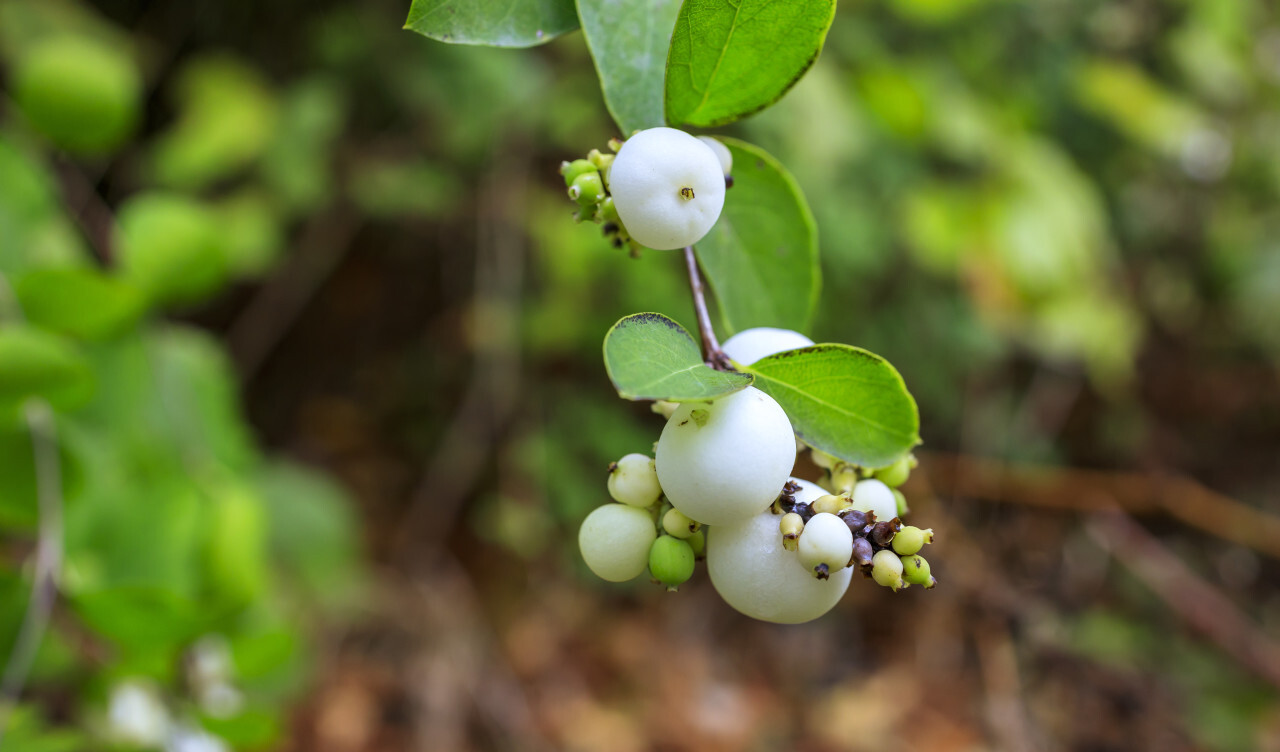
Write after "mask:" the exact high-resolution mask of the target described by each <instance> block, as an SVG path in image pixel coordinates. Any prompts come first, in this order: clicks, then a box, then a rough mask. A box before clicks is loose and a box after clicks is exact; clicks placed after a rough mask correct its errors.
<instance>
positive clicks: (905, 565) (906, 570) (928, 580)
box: [901, 554, 938, 589]
mask: <svg viewBox="0 0 1280 752" xmlns="http://www.w3.org/2000/svg"><path fill="white" fill-rule="evenodd" d="M901 561H902V576H903V579H904V580H906V581H907V582H909V583H911V584H912V585H924V586H925V589H929V588H932V587H933V586H934V585H937V584H938V581H937V580H935V579H934V578H933V575H931V574H930V573H929V560H928V559H926V558H924V557H923V556H920V555H919V554H916V555H914V556H903V557H902V559H901Z"/></svg>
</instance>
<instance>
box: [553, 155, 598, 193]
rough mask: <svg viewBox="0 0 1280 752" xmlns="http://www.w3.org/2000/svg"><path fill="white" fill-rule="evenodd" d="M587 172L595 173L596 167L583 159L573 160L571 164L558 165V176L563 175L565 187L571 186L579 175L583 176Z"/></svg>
mask: <svg viewBox="0 0 1280 752" xmlns="http://www.w3.org/2000/svg"><path fill="white" fill-rule="evenodd" d="M588 172H596V166H595V165H593V164H591V163H590V162H589V161H587V160H585V159H575V160H573V161H572V162H563V163H561V164H560V174H561V175H564V184H565V187H568V186H571V185H573V181H575V180H577V179H578V176H579V175H585V174H587V173H588Z"/></svg>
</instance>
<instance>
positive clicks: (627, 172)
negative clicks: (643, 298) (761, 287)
mask: <svg viewBox="0 0 1280 752" xmlns="http://www.w3.org/2000/svg"><path fill="white" fill-rule="evenodd" d="M609 148H610V150H611V151H613V152H616V153H615V154H605V153H603V152H601V151H600V150H598V149H592V150H591V151H590V152H589V153H588V154H587V157H586V159H575V160H574V161H572V162H565V163H563V164H562V165H561V166H560V173H561V174H562V175H563V176H564V182H565V185H566V186H567V187H568V191H569V198H571V199H573V200H574V201H576V202H578V206H579V209H578V212H577V213H576V214H575V215H574V219H575V220H576V221H578V222H582V221H586V220H591V221H593V222H598V223H600V224H601V225H603V228H604V233H605V235H606V236H607V237H610V238H612V239H613V243H614V245H615V246H617V247H619V248H621V247H623V246H629V247H630V248H631V251H632V253H633V254H634V253H636V252H638V251H639V249H640V248H641V247H647V248H653V249H654V250H659V251H669V250H673V249H676V248H683V247H685V246H688V245H693V244H694V243H696V242H698V241H699V240H701V239H702V237H703V236H704V235H706V234H707V232H708V231H710V230H711V226H712V225H714V224H715V223H716V220H717V219H719V218H720V210H721V209H722V208H724V193H725V188H726V187H727V186H728V185H729V184H730V180H729V177H728V176H729V172H730V170H731V169H732V166H733V157H732V155H731V154H730V152H729V149H728V148H726V147H725V145H724V144H722V143H720V142H719V141H717V140H715V139H713V138H711V137H709V136H699V137H694V136H691V135H689V134H688V133H685V132H684V131H680V130H676V129H675V128H650V129H648V130H644V131H637V132H636V133H634V134H632V136H631V138H629V139H627V140H626V141H625V142H620V141H618V140H617V139H612V140H610V141H609Z"/></svg>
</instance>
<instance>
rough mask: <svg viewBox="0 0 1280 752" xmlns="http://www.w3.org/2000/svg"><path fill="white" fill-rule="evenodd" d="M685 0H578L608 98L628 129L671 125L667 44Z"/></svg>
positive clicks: (621, 126) (622, 127) (623, 127)
mask: <svg viewBox="0 0 1280 752" xmlns="http://www.w3.org/2000/svg"><path fill="white" fill-rule="evenodd" d="M679 12H680V0H656V2H647V3H636V2H625V1H624V0H578V15H579V16H580V17H581V19H582V33H583V35H584V36H585V37H586V40H587V48H588V49H590V50H591V57H592V59H593V60H595V64H596V72H597V73H598V74H599V75H600V88H601V89H602V90H603V92H604V103H605V106H607V107H608V108H609V113H610V114H611V115H613V119H614V122H616V123H617V124H618V129H619V130H621V131H622V135H623V136H626V135H629V134H630V133H631V132H632V131H634V130H643V129H645V128H653V127H656V126H659V125H666V122H667V121H666V113H665V109H664V95H665V90H664V85H663V83H664V81H665V79H666V73H667V70H666V68H667V50H668V49H669V48H670V47H671V34H672V32H673V30H674V29H675V24H676V16H677V15H678V14H679Z"/></svg>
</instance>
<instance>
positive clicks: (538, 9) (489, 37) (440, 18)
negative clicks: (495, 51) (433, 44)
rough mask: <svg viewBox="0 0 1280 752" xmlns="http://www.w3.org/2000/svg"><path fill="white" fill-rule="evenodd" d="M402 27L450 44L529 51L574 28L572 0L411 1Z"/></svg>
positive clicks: (575, 24) (576, 16)
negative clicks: (407, 17) (529, 48)
mask: <svg viewBox="0 0 1280 752" xmlns="http://www.w3.org/2000/svg"><path fill="white" fill-rule="evenodd" d="M404 27H405V28H406V29H409V30H410V31H416V32H418V33H419V34H422V35H423V36H428V37H431V38H432V39H438V40H440V41H441V42H449V43H451V44H483V45H489V46H492V47H532V46H534V45H536V44H542V43H543V42H549V41H551V40H552V39H553V38H555V37H557V36H559V35H561V34H563V33H565V32H566V31H573V30H574V29H576V28H578V14H577V13H575V12H574V9H573V0H413V5H412V6H411V7H410V8H409V19H408V20H407V21H405V24H404Z"/></svg>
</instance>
